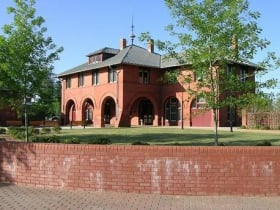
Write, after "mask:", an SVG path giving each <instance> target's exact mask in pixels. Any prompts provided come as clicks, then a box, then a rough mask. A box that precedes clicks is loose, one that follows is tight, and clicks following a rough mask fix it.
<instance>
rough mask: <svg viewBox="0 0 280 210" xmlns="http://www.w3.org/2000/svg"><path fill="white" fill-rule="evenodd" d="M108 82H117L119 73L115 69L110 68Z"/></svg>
mask: <svg viewBox="0 0 280 210" xmlns="http://www.w3.org/2000/svg"><path fill="white" fill-rule="evenodd" d="M108 81H109V82H116V81H117V71H116V70H115V69H113V68H112V67H109V74H108Z"/></svg>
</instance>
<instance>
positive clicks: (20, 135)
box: [8, 126, 34, 140]
mask: <svg viewBox="0 0 280 210" xmlns="http://www.w3.org/2000/svg"><path fill="white" fill-rule="evenodd" d="M8 133H9V134H10V135H11V136H12V137H13V138H15V139H21V140H23V139H25V127H13V126H12V127H9V128H8ZM33 133H34V127H33V126H30V127H28V136H31V135H32V134H33Z"/></svg>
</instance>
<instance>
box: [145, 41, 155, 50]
mask: <svg viewBox="0 0 280 210" xmlns="http://www.w3.org/2000/svg"><path fill="white" fill-rule="evenodd" d="M147 48H148V49H147V50H148V51H149V52H150V53H154V40H153V39H150V40H149V41H148V47H147Z"/></svg>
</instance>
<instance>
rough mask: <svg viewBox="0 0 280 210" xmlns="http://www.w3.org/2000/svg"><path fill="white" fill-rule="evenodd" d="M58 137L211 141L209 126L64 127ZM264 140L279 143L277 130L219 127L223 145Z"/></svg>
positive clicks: (167, 142) (116, 141) (204, 143)
mask: <svg viewBox="0 0 280 210" xmlns="http://www.w3.org/2000/svg"><path fill="white" fill-rule="evenodd" d="M57 137H58V138H59V139H60V140H61V141H63V140H65V139H69V138H77V139H79V140H80V143H81V144H87V143H89V142H90V141H93V140H96V139H101V138H105V139H110V141H111V142H112V144H133V143H134V142H142V143H148V144H150V145H187V146H211V145H214V132H213V131H212V130H202V129H201V130H200V129H184V130H182V129H179V128H165V127H139V128H92V129H83V128H81V129H63V130H62V131H61V132H60V134H58V135H57ZM263 141H269V142H271V144H272V145H273V146H279V145H280V132H279V133H274V132H271V133H269V132H267V133H262V132H260V131H255V132H254V131H246V130H240V131H235V132H229V131H224V130H221V131H219V142H220V143H223V144H224V145H225V146H255V145H257V144H259V143H261V142H263Z"/></svg>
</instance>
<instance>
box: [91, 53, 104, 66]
mask: <svg viewBox="0 0 280 210" xmlns="http://www.w3.org/2000/svg"><path fill="white" fill-rule="evenodd" d="M100 61H101V55H100V54H98V55H93V56H91V57H89V63H90V64H92V63H98V62H100Z"/></svg>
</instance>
